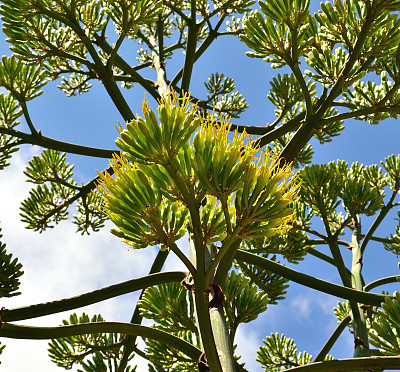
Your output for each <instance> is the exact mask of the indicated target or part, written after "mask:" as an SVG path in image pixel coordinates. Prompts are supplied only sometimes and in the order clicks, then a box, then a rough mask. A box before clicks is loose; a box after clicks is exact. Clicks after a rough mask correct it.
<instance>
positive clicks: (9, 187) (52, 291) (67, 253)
mask: <svg viewBox="0 0 400 372" xmlns="http://www.w3.org/2000/svg"><path fill="white" fill-rule="evenodd" d="M32 155H33V152H32V151H29V150H28V151H24V152H20V153H17V154H16V155H15V156H14V158H13V159H12V165H11V166H10V167H8V168H6V169H5V170H3V171H2V173H1V177H2V178H1V180H2V181H1V183H0V205H1V208H0V221H1V222H0V223H1V224H0V226H1V227H2V234H3V238H2V242H4V243H6V244H7V251H8V252H9V253H12V254H13V255H14V256H15V257H17V258H18V260H19V261H20V262H21V263H22V264H23V270H24V272H25V273H24V275H23V276H22V277H21V288H20V289H21V292H22V294H21V295H20V296H17V297H13V298H10V299H4V298H3V299H1V304H0V306H4V307H6V308H14V307H18V306H26V305H30V304H34V303H40V302H45V301H50V300H56V299H61V298H65V297H70V296H74V295H78V294H81V293H84V292H87V291H91V290H94V289H97V288H100V287H104V286H107V285H111V284H115V283H118V282H122V281H125V280H129V279H132V278H135V277H139V276H142V275H146V274H147V272H148V270H149V268H150V265H151V263H152V261H153V258H154V256H155V252H156V250H155V249H151V248H150V249H147V250H146V252H145V251H128V250H126V249H125V248H124V245H123V244H121V243H120V242H119V240H118V239H117V238H116V237H114V236H113V235H111V234H110V233H109V228H105V229H103V230H102V231H101V232H99V233H94V234H91V235H90V236H81V235H80V234H77V233H76V232H75V226H74V225H73V224H72V223H71V222H69V221H64V222H62V223H60V224H59V225H58V226H56V227H55V228H54V229H49V230H48V231H46V232H45V233H43V234H38V233H37V232H33V231H30V230H26V229H25V228H24V224H23V223H22V222H20V217H19V206H20V202H21V201H22V200H23V199H24V198H25V197H26V196H27V194H28V192H29V189H30V187H31V186H32V184H28V183H25V182H23V181H24V179H25V176H24V175H23V173H22V171H23V169H24V167H25V165H26V161H27V160H28V159H30V158H31V157H32ZM136 298H137V294H134V295H125V296H121V297H119V298H116V299H112V300H108V301H105V302H101V303H99V304H95V305H92V306H89V307H85V308H83V309H77V310H76V312H77V313H78V314H79V313H81V312H83V311H85V312H86V313H88V314H89V315H93V314H95V313H101V314H102V315H103V317H104V318H105V319H106V320H110V321H123V322H129V320H130V317H131V314H132V312H133V309H134V307H135V304H136ZM69 313H70V312H66V313H61V314H55V315H52V316H48V317H43V318H36V319H31V320H26V321H22V322H20V323H21V324H27V325H37V326H55V325H58V324H60V322H61V320H62V319H64V318H67V317H68V316H69ZM1 341H2V343H3V344H6V345H7V346H6V348H5V350H4V351H3V354H2V355H1V356H0V360H1V361H2V365H1V367H2V370H5V371H8V372H20V371H23V370H32V366H34V370H37V371H39V370H40V371H43V372H47V371H54V370H55V369H57V367H55V365H54V364H53V363H51V362H50V359H49V358H48V356H47V341H25V340H11V339H2V340H1ZM21 350H23V352H21ZM22 355H23V358H22V357H21V356H22Z"/></svg>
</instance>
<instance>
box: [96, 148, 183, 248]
mask: <svg viewBox="0 0 400 372" xmlns="http://www.w3.org/2000/svg"><path fill="white" fill-rule="evenodd" d="M111 165H112V167H113V170H114V173H115V178H113V177H112V176H110V174H108V173H107V172H105V173H102V174H100V180H101V181H100V184H99V186H98V189H99V191H100V192H101V194H102V195H103V198H104V210H105V212H106V213H107V215H108V216H109V217H110V219H111V221H112V222H113V223H114V224H115V225H116V226H117V229H112V230H111V231H112V233H113V234H115V235H117V236H118V237H121V238H123V239H124V241H125V242H126V243H128V244H130V245H132V246H133V247H134V248H145V247H147V246H149V245H158V244H160V245H161V246H168V243H169V242H172V241H175V240H178V239H179V238H181V237H182V236H183V235H184V234H185V228H184V226H185V222H186V218H187V215H188V212H187V209H186V208H184V207H183V206H182V204H181V203H178V202H174V203H173V202H171V201H170V200H169V199H166V198H164V197H163V195H162V192H161V191H160V189H159V188H158V187H156V186H155V185H154V182H153V181H152V179H151V178H149V177H147V176H146V175H145V174H144V173H143V172H142V171H141V170H140V169H138V167H137V166H136V165H135V164H132V163H129V162H128V161H127V160H126V159H125V158H124V157H119V156H115V158H114V159H113V160H112V164H111Z"/></svg>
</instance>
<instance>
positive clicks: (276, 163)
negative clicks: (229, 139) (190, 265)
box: [235, 151, 300, 239]
mask: <svg viewBox="0 0 400 372" xmlns="http://www.w3.org/2000/svg"><path fill="white" fill-rule="evenodd" d="M293 173H294V172H293V171H292V170H291V167H290V165H283V166H282V164H280V159H279V157H278V156H277V154H274V153H272V152H265V151H263V152H262V153H261V155H260V157H259V159H258V161H257V162H253V163H252V164H251V165H250V166H248V167H247V168H246V170H245V172H244V179H245V182H243V184H242V186H241V187H240V188H239V189H238V191H237V192H236V197H235V209H236V218H237V220H236V228H238V229H239V230H240V231H239V236H241V237H242V238H243V239H247V238H252V239H255V238H258V237H268V236H272V235H275V234H277V233H279V232H281V231H283V230H284V229H285V227H286V224H287V222H289V221H290V220H291V219H292V218H293V215H294V210H293V209H292V208H289V204H290V203H292V202H293V201H294V200H295V199H296V197H297V194H298V192H299V188H300V185H299V183H298V182H296V177H295V176H293Z"/></svg>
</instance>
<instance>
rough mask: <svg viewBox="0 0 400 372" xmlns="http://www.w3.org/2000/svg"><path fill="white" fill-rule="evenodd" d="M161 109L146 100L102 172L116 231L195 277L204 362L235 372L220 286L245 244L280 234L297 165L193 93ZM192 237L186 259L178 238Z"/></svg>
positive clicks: (172, 98) (191, 280) (191, 281)
mask: <svg viewBox="0 0 400 372" xmlns="http://www.w3.org/2000/svg"><path fill="white" fill-rule="evenodd" d="M157 111H158V116H157V115H156V114H155V113H154V112H153V111H152V110H150V109H149V106H148V103H147V101H146V100H145V101H144V103H143V117H138V118H137V119H136V120H132V121H131V122H129V123H127V125H126V128H125V129H123V128H120V131H119V132H120V138H118V139H117V141H116V144H117V145H118V147H119V148H120V149H121V150H122V152H121V155H120V156H116V157H115V158H114V159H113V161H112V167H113V169H114V173H115V178H114V177H112V176H111V175H110V174H108V173H103V174H101V183H100V185H99V190H100V191H101V193H102V194H103V196H104V209H105V211H106V213H107V214H108V216H109V217H110V219H111V220H112V222H113V223H114V224H115V225H116V228H115V229H113V230H112V232H113V233H114V234H115V235H117V236H118V237H121V238H122V239H123V240H124V241H125V242H127V243H128V244H129V245H131V246H132V247H133V248H145V247H147V246H151V245H159V246H160V248H161V249H168V250H171V251H173V252H174V253H175V254H176V255H177V256H178V257H179V259H180V260H181V261H182V262H183V263H184V264H185V265H186V267H187V269H188V270H189V272H190V274H189V276H188V278H187V279H186V280H185V281H184V284H185V286H186V287H187V288H188V289H190V290H191V291H193V295H194V299H195V309H196V317H197V322H198V324H197V327H198V329H199V334H200V338H201V345H202V347H203V350H204V353H205V354H204V355H203V357H201V358H200V360H199V364H203V365H204V366H206V368H209V369H210V370H211V371H222V370H223V371H234V370H235V364H234V359H233V355H232V345H231V342H230V340H229V336H228V332H227V325H226V321H225V319H226V318H225V315H224V313H223V307H222V303H223V285H224V283H225V279H226V276H227V273H228V270H229V269H230V268H231V266H232V262H233V260H234V257H235V253H236V251H237V249H238V247H239V246H240V244H241V242H242V241H245V240H247V239H254V238H262V237H269V236H272V235H275V234H279V233H280V232H281V231H282V229H284V227H285V226H286V222H287V221H289V220H290V219H291V218H292V216H293V209H291V208H290V207H289V205H290V203H291V202H292V201H293V199H294V198H295V197H296V195H297V192H298V188H299V185H298V182H296V180H295V177H290V176H291V175H292V171H291V169H290V166H288V165H284V166H282V165H281V164H280V163H279V159H278V158H277V156H276V155H274V154H272V153H266V152H263V151H262V152H261V154H259V156H257V157H256V153H257V152H258V150H259V148H258V147H257V145H256V144H255V143H254V142H252V141H251V140H250V138H249V137H248V135H247V134H246V133H245V132H244V133H241V134H239V133H238V132H234V133H233V135H229V133H230V123H229V120H228V119H227V118H225V117H221V118H220V120H219V121H218V123H217V122H216V121H215V120H214V119H213V117H214V116H204V115H201V114H199V112H198V111H197V107H196V105H195V104H193V103H192V102H191V100H190V98H189V97H188V96H185V97H184V98H178V97H177V95H176V94H171V95H169V96H167V97H165V98H163V99H162V100H161V101H160V105H159V107H158V109H157ZM186 233H188V234H189V240H190V247H191V249H190V250H191V254H190V257H188V256H187V255H186V254H185V253H184V252H183V251H182V250H181V249H180V248H179V247H178V245H177V243H176V241H177V240H178V239H180V238H181V237H183V236H184V235H185V234H186Z"/></svg>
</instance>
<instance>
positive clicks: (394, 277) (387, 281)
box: [364, 275, 400, 292]
mask: <svg viewBox="0 0 400 372" xmlns="http://www.w3.org/2000/svg"><path fill="white" fill-rule="evenodd" d="M399 279H400V276H399V275H392V276H387V277H385V278H380V279H377V280H374V281H373V282H371V283H368V284H367V285H366V286H364V291H365V292H368V291H370V290H371V289H373V288H376V287H379V286H381V285H385V284H390V283H398V282H399Z"/></svg>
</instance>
